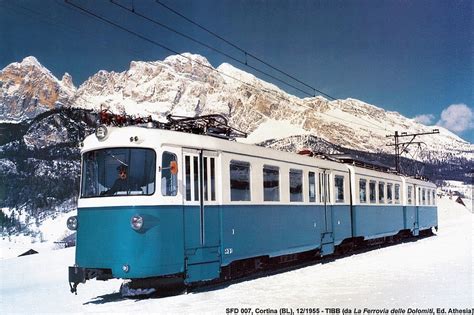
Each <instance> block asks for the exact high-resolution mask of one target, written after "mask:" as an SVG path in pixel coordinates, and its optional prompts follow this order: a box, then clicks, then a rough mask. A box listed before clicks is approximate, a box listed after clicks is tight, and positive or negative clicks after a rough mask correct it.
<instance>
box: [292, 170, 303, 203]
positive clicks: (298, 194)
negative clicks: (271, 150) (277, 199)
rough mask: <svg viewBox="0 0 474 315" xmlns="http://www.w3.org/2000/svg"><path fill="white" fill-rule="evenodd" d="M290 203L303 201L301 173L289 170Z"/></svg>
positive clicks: (300, 171)
mask: <svg viewBox="0 0 474 315" xmlns="http://www.w3.org/2000/svg"><path fill="white" fill-rule="evenodd" d="M290 201H291V202H297V201H303V171H302V170H295V169H290Z"/></svg>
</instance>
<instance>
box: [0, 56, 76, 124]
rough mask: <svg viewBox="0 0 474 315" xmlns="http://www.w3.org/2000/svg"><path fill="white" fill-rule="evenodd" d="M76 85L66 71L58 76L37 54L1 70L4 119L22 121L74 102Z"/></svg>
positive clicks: (0, 101) (0, 109) (1, 118)
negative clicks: (59, 78) (45, 65)
mask: <svg viewBox="0 0 474 315" xmlns="http://www.w3.org/2000/svg"><path fill="white" fill-rule="evenodd" d="M75 92H76V88H75V86H74V84H73V83H72V77H71V76H70V75H69V74H68V73H65V74H64V76H63V78H62V80H58V79H57V78H56V77H55V76H54V75H53V74H52V73H51V72H50V71H49V70H48V69H46V68H45V67H44V66H43V65H41V64H40V63H39V62H38V60H37V59H36V58H35V57H26V58H25V59H23V61H22V62H15V63H12V64H10V65H8V66H6V67H5V68H4V69H3V70H2V71H0V104H1V107H0V121H2V122H20V121H22V120H25V119H31V118H34V117H36V116H37V115H38V114H40V113H43V112H45V111H48V110H51V109H54V108H58V107H60V106H62V105H67V104H69V103H70V99H71V98H72V97H73V96H74V94H75Z"/></svg>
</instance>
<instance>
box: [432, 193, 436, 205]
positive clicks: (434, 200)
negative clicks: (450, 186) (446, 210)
mask: <svg viewBox="0 0 474 315" xmlns="http://www.w3.org/2000/svg"><path fill="white" fill-rule="evenodd" d="M431 192H432V196H433V199H432V200H431V202H432V203H433V206H436V192H435V190H434V189H433V190H432V191H431Z"/></svg>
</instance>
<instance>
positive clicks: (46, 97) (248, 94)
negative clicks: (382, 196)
mask: <svg viewBox="0 0 474 315" xmlns="http://www.w3.org/2000/svg"><path fill="white" fill-rule="evenodd" d="M0 80H1V82H2V85H1V89H2V92H1V96H0V103H1V104H2V105H3V106H2V111H0V120H3V121H5V120H14V121H19V120H22V119H25V118H32V117H34V116H36V115H37V114H38V113H40V112H44V111H46V110H48V109H52V108H56V107H59V106H61V105H67V106H71V107H76V108H85V109H92V110H95V111H97V110H99V109H100V107H101V106H104V107H106V108H110V110H112V111H113V112H118V113H120V112H126V113H127V114H130V115H142V116H146V115H150V114H151V115H152V116H154V117H155V118H157V119H163V118H164V117H165V116H166V115H167V114H169V113H172V114H175V115H184V116H194V115H200V114H211V113H219V114H223V115H225V116H227V117H229V119H230V122H231V124H232V125H233V126H235V127H237V128H239V129H241V130H243V131H246V132H248V133H249V137H248V138H247V139H245V140H244V141H245V142H250V143H260V142H263V141H267V140H271V139H282V138H286V137H289V136H294V135H304V134H311V135H313V136H316V137H319V138H321V139H324V140H325V141H328V142H330V143H333V144H335V145H339V146H342V147H347V148H350V149H355V150H361V151H369V152H380V151H382V152H386V153H391V152H392V150H393V147H389V146H386V145H387V144H388V143H389V142H388V139H387V138H386V135H388V134H393V133H394V132H395V131H399V132H403V131H408V132H409V133H410V132H423V131H430V130H432V129H433V127H428V126H425V125H422V124H420V123H417V122H415V121H414V120H412V119H409V118H406V117H404V116H402V115H400V114H399V113H397V112H390V111H385V110H383V109H381V108H378V107H376V106H374V105H370V104H367V103H364V102H362V101H359V100H356V99H350V98H349V99H345V100H335V101H329V100H327V99H325V98H323V97H320V96H318V97H312V98H303V99H301V98H298V97H295V96H292V95H289V94H287V93H286V92H284V91H282V90H281V89H279V88H278V87H276V86H275V85H273V84H270V83H267V82H265V81H262V80H260V79H258V78H256V77H255V76H253V75H251V74H249V73H246V72H244V71H242V70H239V69H237V68H235V67H233V66H231V65H229V64H226V63H224V64H222V65H220V66H219V67H217V68H213V66H212V65H211V64H210V63H209V62H208V61H207V59H205V58H204V57H202V56H200V55H193V54H189V53H186V54H183V55H175V56H170V57H168V58H166V59H165V60H163V61H154V62H144V61H132V62H131V64H130V68H129V69H128V70H127V71H124V72H119V73H117V72H108V71H104V70H101V71H99V72H98V73H96V74H95V75H93V76H92V77H90V78H89V79H88V80H87V81H85V82H84V83H83V84H82V85H81V86H80V87H79V88H78V89H77V90H76V88H75V87H74V85H73V84H72V78H71V77H70V76H69V75H68V74H65V76H64V77H63V79H62V80H61V81H60V80H58V79H57V78H55V77H54V75H52V74H51V72H50V71H48V70H47V69H46V68H45V67H43V66H42V65H41V64H40V63H39V62H38V61H37V60H36V59H35V58H34V57H27V58H25V59H24V60H23V61H22V62H21V63H13V64H10V65H8V66H7V67H6V68H4V69H3V70H2V71H1V72H0ZM436 128H438V129H439V130H440V134H438V135H427V136H423V137H422V138H420V141H423V142H424V143H426V148H423V149H424V150H423V154H422V155H419V156H417V158H418V159H421V160H427V159H431V160H432V159H446V158H447V157H449V155H453V156H457V157H460V156H462V157H466V158H468V159H473V157H474V146H473V145H472V144H470V143H468V142H466V141H464V140H462V139H461V138H459V137H458V136H456V135H455V134H453V133H451V132H450V131H448V130H446V129H444V128H441V127H436ZM275 131H277V132H275ZM410 149H411V150H412V154H413V153H414V151H415V149H414V148H413V147H411V148H410Z"/></svg>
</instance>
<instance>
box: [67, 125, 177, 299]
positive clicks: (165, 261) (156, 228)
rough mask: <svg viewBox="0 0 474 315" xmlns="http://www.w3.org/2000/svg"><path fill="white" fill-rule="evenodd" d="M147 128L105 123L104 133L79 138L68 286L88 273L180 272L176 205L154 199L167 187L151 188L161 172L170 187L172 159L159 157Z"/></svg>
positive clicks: (166, 276)
mask: <svg viewBox="0 0 474 315" xmlns="http://www.w3.org/2000/svg"><path fill="white" fill-rule="evenodd" d="M147 131H149V130H147V129H145V128H137V127H126V128H107V129H106V132H105V136H103V135H104V134H103V133H100V131H99V134H96V135H92V136H89V137H88V138H86V139H85V141H84V147H83V150H82V168H81V169H82V172H81V190H80V198H79V201H78V211H77V216H76V217H71V218H69V220H68V228H69V229H71V230H74V231H76V232H77V237H76V258H75V264H74V266H71V267H69V283H70V287H71V292H73V293H76V292H77V286H78V284H79V283H85V282H86V281H87V280H90V279H94V278H95V279H97V280H107V279H112V278H122V279H134V280H135V279H140V280H146V279H154V280H156V279H163V281H164V282H166V281H168V282H169V280H170V279H175V280H176V281H180V280H181V279H182V276H183V273H184V257H183V256H184V253H183V247H184V245H183V244H184V239H183V234H184V233H183V225H182V222H183V214H182V205H181V206H180V205H179V204H178V205H169V204H168V205H164V204H163V203H161V202H160V192H161V190H163V189H165V190H166V189H167V187H160V188H157V182H158V181H157V178H159V179H160V181H159V182H160V183H161V182H162V180H161V179H162V178H163V177H164V178H167V179H168V183H170V185H169V186H170V187H176V186H177V185H174V184H173V181H176V180H177V176H176V173H177V162H176V159H175V160H173V158H170V159H169V160H166V161H165V160H163V161H161V160H162V159H164V158H163V156H162V155H161V154H160V152H159V151H160V148H159V146H157V145H156V143H158V142H159V141H157V139H156V137H149V136H150V134H149V133H146V132H147ZM147 137H149V138H150V141H147ZM151 139H153V141H151ZM163 163H164V164H165V165H168V167H163V166H162V165H163ZM158 165H160V166H159V167H158ZM160 186H162V185H160Z"/></svg>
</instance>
